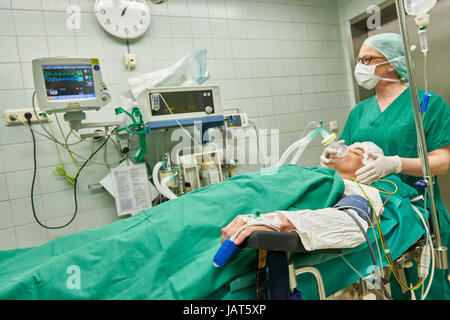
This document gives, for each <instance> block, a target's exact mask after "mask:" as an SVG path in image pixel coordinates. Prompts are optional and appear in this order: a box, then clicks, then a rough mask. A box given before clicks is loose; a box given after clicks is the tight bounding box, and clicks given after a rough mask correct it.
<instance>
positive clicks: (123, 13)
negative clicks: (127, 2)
mask: <svg viewBox="0 0 450 320" xmlns="http://www.w3.org/2000/svg"><path fill="white" fill-rule="evenodd" d="M127 9H128V7H126V8H124V9H123V10H122V14H121V15H120V16H121V17H123V16H124V15H125V12H127Z"/></svg>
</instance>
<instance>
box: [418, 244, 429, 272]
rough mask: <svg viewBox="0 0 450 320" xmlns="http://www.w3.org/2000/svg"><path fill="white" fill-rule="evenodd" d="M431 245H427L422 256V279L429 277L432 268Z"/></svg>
mask: <svg viewBox="0 0 450 320" xmlns="http://www.w3.org/2000/svg"><path fill="white" fill-rule="evenodd" d="M430 259H431V256H430V246H425V248H423V251H422V255H421V256H420V276H421V277H422V279H425V278H426V277H428V272H429V270H430Z"/></svg>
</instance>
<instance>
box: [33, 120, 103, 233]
mask: <svg viewBox="0 0 450 320" xmlns="http://www.w3.org/2000/svg"><path fill="white" fill-rule="evenodd" d="M28 124H29V125H30V127H31V118H30V119H28ZM30 132H31V136H32V138H33V163H34V170H33V180H32V182H31V193H30V198H31V209H32V211H33V216H34V219H35V220H36V222H37V223H38V224H39V225H40V226H41V227H43V228H45V229H52V230H54V229H62V228H65V227H67V226H68V225H69V224H71V223H72V221H74V220H75V217H76V215H77V212H78V201H77V181H78V177H79V176H80V173H81V170H83V168H84V167H85V166H86V165H87V164H88V162H89V161H90V159H91V158H93V157H94V156H95V154H96V153H97V152H98V151H100V149H101V148H103V146H105V144H106V143H107V142H108V140H109V138H110V137H111V136H110V135H108V137H107V138H106V139H105V141H104V142H103V143H102V145H101V146H100V147H99V148H98V149H97V150H96V151H95V152H94V153H92V154H91V156H90V157H89V159H88V160H86V161H85V162H84V163H83V165H82V166H81V167H80V170H78V173H77V175H76V176H75V181H74V184H73V197H74V202H75V211H74V213H73V216H72V218H71V219H70V220H69V222H67V223H66V224H64V225H62V226H59V227H49V226H46V225H44V224H43V223H42V222H41V221H40V220H39V219H38V217H37V215H36V210H35V206H34V185H35V182H36V173H37V161H36V138H35V136H34V132H33V130H30Z"/></svg>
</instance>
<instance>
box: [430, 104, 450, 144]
mask: <svg viewBox="0 0 450 320" xmlns="http://www.w3.org/2000/svg"><path fill="white" fill-rule="evenodd" d="M423 122H424V128H425V136H426V137H427V149H428V152H432V151H434V150H437V149H440V148H443V147H445V146H447V145H449V144H450V108H449V106H448V105H447V103H446V102H445V100H444V99H443V98H442V97H440V96H438V95H434V97H433V98H432V103H431V105H430V106H429V109H428V111H427V112H426V113H425V115H424V117H423Z"/></svg>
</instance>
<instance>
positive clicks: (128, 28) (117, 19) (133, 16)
mask: <svg viewBox="0 0 450 320" xmlns="http://www.w3.org/2000/svg"><path fill="white" fill-rule="evenodd" d="M95 14H96V16H97V20H98V22H99V23H100V25H101V26H102V27H103V28H104V29H105V30H106V31H107V32H108V33H110V34H112V35H113V36H115V37H118V38H121V39H135V38H137V37H139V36H141V35H142V34H144V32H145V31H146V30H147V29H148V27H149V26H150V8H149V7H148V4H147V2H146V0H96V2H95Z"/></svg>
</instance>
